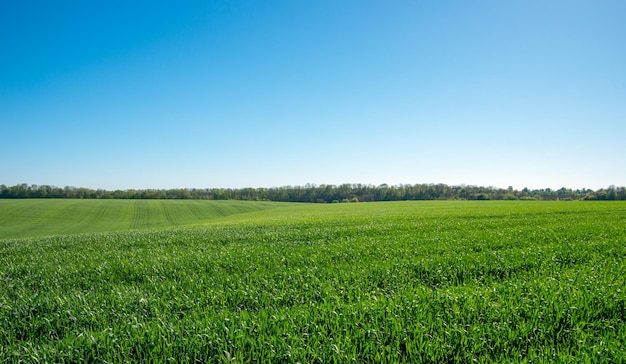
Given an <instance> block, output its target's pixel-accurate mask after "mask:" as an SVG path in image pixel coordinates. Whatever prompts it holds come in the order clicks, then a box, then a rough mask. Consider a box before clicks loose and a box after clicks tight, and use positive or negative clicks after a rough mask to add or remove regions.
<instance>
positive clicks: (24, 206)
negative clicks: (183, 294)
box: [0, 199, 290, 239]
mask: <svg viewBox="0 0 626 364" xmlns="http://www.w3.org/2000/svg"><path fill="white" fill-rule="evenodd" d="M285 206H290V205H289V204H286V203H278V202H266V201H206V200H72V199H27V200H0V239H5V238H21V237H37V236H46V235H63V234H75V233H92V232H104V231H124V230H145V229H155V228H164V227H172V226H181V225H191V224H201V223H205V222H207V221H210V220H213V219H217V218H221V217H225V216H229V215H236V214H245V213H249V212H254V211H259V210H266V209H275V208H279V207H285Z"/></svg>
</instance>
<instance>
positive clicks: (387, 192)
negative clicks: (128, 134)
mask: <svg viewBox="0 0 626 364" xmlns="http://www.w3.org/2000/svg"><path fill="white" fill-rule="evenodd" d="M0 198H79V199H204V200H269V201H283V202H318V203H328V202H368V201H400V200H626V188H625V187H615V186H609V187H608V188H603V189H599V190H595V191H594V190H591V189H585V188H583V189H576V190H572V189H569V188H565V187H563V188H560V189H558V190H553V189H550V188H545V189H532V190H531V189H528V188H524V189H522V190H516V189H513V188H512V187H508V188H506V189H503V188H496V187H481V186H465V185H461V186H449V185H446V184H441V183H440V184H402V185H387V184H382V185H378V186H374V185H366V184H348V183H346V184H341V185H313V184H307V185H305V186H282V187H272V188H204V189H199V188H176V189H143V190H135V189H128V190H114V191H108V190H103V189H97V190H94V189H89V188H82V187H81V188H78V187H70V186H66V187H55V186H49V185H28V184H26V183H22V184H18V185H15V186H6V185H4V184H2V185H0Z"/></svg>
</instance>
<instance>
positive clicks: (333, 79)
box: [0, 0, 626, 189]
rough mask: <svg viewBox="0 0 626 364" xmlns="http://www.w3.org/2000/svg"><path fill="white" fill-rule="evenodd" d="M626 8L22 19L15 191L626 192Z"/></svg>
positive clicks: (9, 28)
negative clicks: (394, 187) (425, 186)
mask: <svg viewBox="0 0 626 364" xmlns="http://www.w3.org/2000/svg"><path fill="white" fill-rule="evenodd" d="M625 16H626V1H623V0H615V1H604V0H593V1H592V0H590V1H575V0H574V1H572V0H563V1H557V0H555V1H545V0H537V1H535V0H523V1H521V0H512V1H500V0H493V1H485V0H477V1H464V0H463V1H367V0H345V1H344V0H342V1H336V0H332V1H330V0H329V1H325V0H321V1H318V0H316V1H293V0H288V1H260V0H257V1H227V0H223V1H195V2H165V1H28V2H24V1H11V2H4V3H3V4H2V5H1V6H0V52H1V53H0V155H1V156H2V162H1V163H0V183H4V184H7V185H14V184H18V183H28V184H50V185H55V186H61V187H62V186H66V185H68V186H77V187H89V188H104V189H128V188H177V187H198V188H204V187H273V186H283V185H304V184H306V183H314V184H341V183H364V184H374V185H378V184H381V183H388V184H400V183H410V184H415V183H446V184H449V185H460V184H467V185H481V186H496V187H504V188H506V187H507V186H509V185H510V186H513V187H515V188H518V189H521V188H524V187H529V188H545V187H550V188H560V187H563V186H565V187H570V188H582V187H587V188H593V189H597V188H603V187H607V186H609V185H618V186H625V185H626V163H625V159H626V158H625V157H626V21H625V20H624V19H625Z"/></svg>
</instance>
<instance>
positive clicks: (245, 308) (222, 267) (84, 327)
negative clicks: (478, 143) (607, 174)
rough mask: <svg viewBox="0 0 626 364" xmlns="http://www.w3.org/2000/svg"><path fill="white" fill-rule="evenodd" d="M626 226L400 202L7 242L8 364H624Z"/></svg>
mask: <svg viewBox="0 0 626 364" xmlns="http://www.w3.org/2000/svg"><path fill="white" fill-rule="evenodd" d="M187 203H189V202H187ZM625 226H626V204H625V203H621V202H613V203H585V202H395V203H366V204H329V205H287V207H283V208H276V209H267V210H263V211H256V212H250V213H245V214H233V215H229V216H225V217H222V218H219V219H212V220H209V221H208V222H207V223H206V225H205V226H196V227H182V228H181V227H178V228H167V229H160V230H151V231H131V232H115V233H91V234H81V235H67V236H51V237H45V238H36V237H35V238H23V239H5V240H0V328H2V329H1V330H2V331H0V361H7V362H18V361H27V362H35V361H44V362H62V361H66V362H79V361H87V362H133V361H139V362H146V361H159V362H164V361H173V362H302V363H304V362H307V363H310V362H321V363H328V362H330V363H332V362H336V363H339V362H352V361H356V362H377V363H380V362H382V363H384V362H388V363H391V362H411V363H419V362H471V361H477V362H540V363H541V362H572V361H575V362H623V361H624V358H626V325H625V324H626V322H625V321H626V307H625V302H626V293H625V292H624V289H625V288H624V287H626V229H625Z"/></svg>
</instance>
